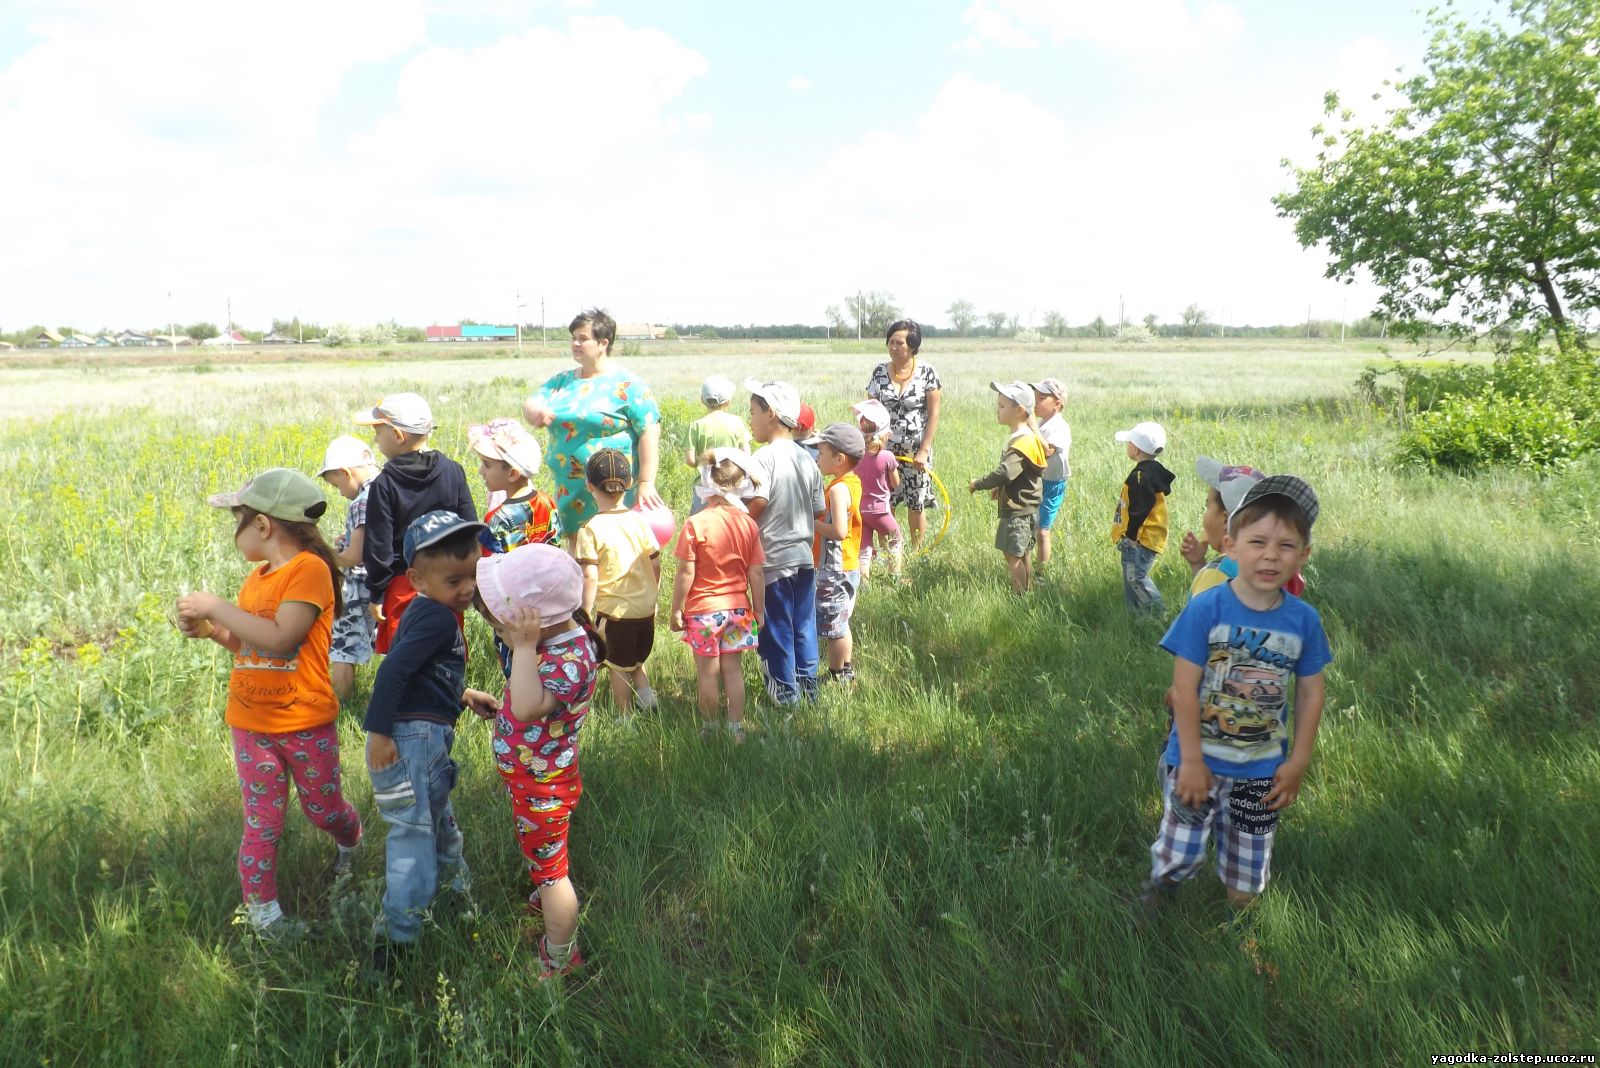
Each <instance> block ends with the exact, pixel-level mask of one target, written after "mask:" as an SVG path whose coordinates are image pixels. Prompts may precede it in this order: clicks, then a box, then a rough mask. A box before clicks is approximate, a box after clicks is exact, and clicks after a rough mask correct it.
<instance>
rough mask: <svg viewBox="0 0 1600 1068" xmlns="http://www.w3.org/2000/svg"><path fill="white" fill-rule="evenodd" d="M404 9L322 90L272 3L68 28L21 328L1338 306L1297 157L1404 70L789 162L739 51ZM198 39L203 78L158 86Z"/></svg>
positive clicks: (943, 115) (999, 124) (32, 160)
mask: <svg viewBox="0 0 1600 1068" xmlns="http://www.w3.org/2000/svg"><path fill="white" fill-rule="evenodd" d="M185 2H188V0H185ZM378 2H379V0H371V3H372V4H373V5H374V6H373V7H371V8H369V9H366V11H365V13H364V16H362V17H356V16H350V15H347V14H345V13H340V14H337V15H334V16H330V18H329V20H327V27H328V33H327V34H325V35H323V36H322V37H320V38H319V39H318V41H317V43H316V45H315V48H314V53H315V57H316V59H317V62H318V64H319V66H318V67H317V69H316V70H315V71H309V70H308V71H307V72H306V77H305V79H304V84H301V83H300V82H298V81H296V79H295V78H291V77H286V76H285V69H284V68H283V66H282V64H281V63H279V62H276V61H268V60H267V59H264V58H261V57H258V56H256V55H254V53H253V51H252V49H253V45H251V44H250V43H249V41H251V40H254V38H250V34H252V33H255V32H256V31H257V30H259V31H260V32H262V33H269V34H270V33H276V34H278V35H279V36H277V37H270V38H269V39H268V43H269V44H270V45H271V47H272V49H273V50H274V51H278V52H282V51H283V50H285V49H288V48H289V45H288V44H286V43H284V37H283V34H284V33H286V32H287V31H282V30H273V29H270V28H267V27H264V26H262V25H261V24H260V22H259V21H258V20H257V19H256V17H255V16H254V15H253V14H251V13H250V12H243V13H241V14H239V16H238V18H239V19H240V20H242V21H239V22H236V23H235V22H223V21H220V20H221V19H222V18H223V16H221V15H217V14H215V13H211V14H207V13H206V12H202V11H199V5H198V4H195V5H194V6H193V7H186V8H184V9H183V10H185V11H189V12H190V13H191V14H194V16H195V17H196V18H197V19H200V20H201V25H200V27H198V28H196V27H195V26H191V25H190V24H189V23H186V22H184V21H183V20H182V19H178V20H176V21H169V20H167V19H166V18H165V17H162V18H155V19H152V17H151V16H150V15H149V14H148V13H146V12H143V11H141V12H140V13H139V14H138V15H137V16H135V15H133V14H128V13H125V12H124V11H123V9H122V8H121V7H116V6H114V5H111V4H110V3H109V2H107V3H106V4H105V6H103V7H95V8H93V9H90V8H75V9H71V10H70V11H69V12H68V13H67V14H61V15H57V14H53V15H52V16H51V17H50V19H48V20H47V19H45V18H44V17H42V16H41V18H40V19H39V20H37V22H36V24H35V27H34V29H35V31H36V32H38V33H39V34H40V35H41V36H42V37H43V40H42V42H41V43H40V44H39V45H37V46H35V47H34V48H33V49H32V50H31V51H29V52H27V53H26V54H24V55H23V56H21V57H20V58H19V59H18V60H16V61H15V62H14V63H13V64H12V65H11V66H10V67H9V68H7V69H5V70H4V71H0V143H3V144H8V145H13V146H18V145H20V146H26V149H25V151H16V150H13V155H14V156H17V157H19V158H20V157H22V156H24V155H26V157H27V158H28V159H29V164H28V166H26V167H21V166H18V167H12V168H9V169H8V170H7V172H6V181H7V189H6V196H5V197H4V198H3V199H0V232H4V233H5V234H6V235H7V240H8V244H9V245H10V246H11V247H15V248H25V249H27V250H28V255H26V256H10V257H4V258H0V325H4V326H5V327H7V328H14V327H17V326H20V325H26V323H25V322H24V321H23V320H31V319H34V318H41V317H42V318H44V319H45V320H46V321H48V322H49V323H50V324H51V325H59V324H60V323H63V322H66V321H71V322H73V324H74V325H78V326H82V327H86V328H93V327H97V326H101V325H106V326H113V327H115V326H121V325H133V326H145V325H154V323H155V322H157V321H164V320H165V319H166V317H167V310H166V301H165V296H164V294H165V292H166V291H167V290H168V289H169V288H170V289H172V290H173V291H175V293H176V296H175V298H174V301H173V304H174V309H173V314H174V315H175V316H176V317H177V318H178V319H179V320H180V321H193V320H195V319H200V318H205V319H211V320H213V321H219V320H220V319H221V317H222V315H223V314H224V312H223V301H224V300H225V299H226V298H227V297H228V296H230V295H231V296H232V297H233V302H234V310H235V316H236V318H237V319H238V320H239V321H240V322H242V323H245V324H247V325H256V326H264V325H266V320H267V319H268V318H269V317H271V316H274V315H288V314H293V313H294V312H296V311H299V312H301V313H302V314H304V315H305V316H306V317H307V318H320V319H322V320H324V321H329V320H334V319H345V320H351V321H370V320H374V319H387V318H389V317H391V316H393V317H396V318H398V319H400V320H401V321H402V322H408V323H421V322H426V321H429V320H433V319H437V320H441V321H448V320H450V319H453V318H455V317H458V316H462V315H479V316H505V317H509V316H510V315H511V314H512V311H513V309H512V304H513V298H512V294H513V293H514V292H515V291H516V290H517V289H519V288H520V289H521V291H522V293H523V295H524V300H530V301H531V303H532V307H530V309H529V310H528V314H529V315H530V316H531V315H533V314H535V311H536V309H537V300H538V295H539V294H543V295H544V296H545V297H546V299H547V314H548V317H549V320H550V321H551V322H564V321H565V317H566V316H567V315H569V314H570V313H571V311H572V310H573V309H575V308H577V307H579V306H583V305H587V304H593V303H602V304H605V305H609V306H610V307H612V308H613V310H615V311H616V312H617V313H618V314H619V315H624V316H626V317H627V318H629V319H635V318H648V319H657V320H671V319H679V320H685V319H696V320H701V321H717V322H765V321H795V320H802V321H820V319H821V316H822V310H823V308H824V307H826V306H827V305H828V304H830V303H836V302H838V301H839V299H840V298H841V296H842V295H843V293H844V292H846V291H847V290H854V289H855V288H856V287H857V286H863V287H867V288H879V289H888V290H890V291H891V292H894V293H895V294H896V295H897V296H898V297H899V298H900V300H901V301H902V303H903V304H904V306H905V307H906V309H907V310H908V311H909V312H910V313H912V314H914V315H916V316H918V317H920V318H924V319H927V320H929V321H934V322H937V321H940V320H941V319H942V317H943V308H944V307H945V306H946V305H948V304H949V303H950V302H951V301H952V300H954V299H956V298H958V297H961V298H967V299H971V300H973V301H975V302H976V303H977V304H978V306H979V308H980V309H985V310H986V309H988V308H990V307H995V308H1001V307H1003V308H1005V309H1006V310H1008V311H1013V312H1021V313H1023V315H1024V316H1026V315H1027V313H1028V311H1029V309H1030V308H1033V309H1036V310H1037V312H1038V314H1039V315H1041V316H1042V315H1043V313H1044V312H1045V311H1046V310H1048V309H1051V308H1057V309H1060V310H1061V311H1063V312H1064V313H1066V314H1067V316H1068V317H1069V318H1070V319H1071V320H1072V321H1074V322H1084V321H1087V320H1089V319H1091V318H1093V317H1094V315H1095V314H1097V313H1099V314H1105V315H1107V316H1108V317H1109V316H1110V315H1113V314H1115V307H1116V298H1117V294H1118V292H1119V291H1126V292H1127V296H1128V305H1129V311H1130V314H1133V313H1137V314H1138V315H1142V314H1143V313H1144V312H1145V311H1156V312H1157V313H1158V314H1160V315H1162V316H1163V317H1164V318H1171V317H1175V316H1176V315H1177V313H1178V311H1179V310H1180V309H1181V308H1182V307H1183V306H1184V305H1185V304H1187V303H1189V302H1190V301H1192V300H1193V301H1199V302H1200V303H1201V305H1202V306H1203V307H1205V308H1207V309H1208V310H1210V311H1212V313H1213V316H1214V317H1220V315H1221V313H1222V312H1224V311H1227V310H1231V311H1232V312H1233V318H1234V320H1235V321H1244V320H1246V319H1253V320H1255V321H1258V322H1259V321H1268V320H1270V321H1281V320H1284V319H1290V318H1295V317H1298V316H1299V315H1300V314H1302V313H1303V312H1304V309H1305V305H1306V303H1307V301H1308V300H1313V301H1315V302H1316V303H1317V305H1318V313H1319V314H1323V315H1331V314H1334V313H1335V312H1336V309H1337V304H1338V300H1339V296H1338V291H1336V290H1332V287H1331V286H1329V285H1328V284H1327V283H1324V282H1322V281H1320V279H1319V276H1320V263H1319V262H1318V260H1317V259H1316V257H1314V256H1308V255H1306V254H1304V253H1301V252H1300V251H1299V250H1298V248H1297V246H1296V245H1295V244H1294V241H1293V238H1292V236H1291V235H1290V234H1289V231H1288V227H1287V225H1286V224H1285V223H1283V222H1282V221H1280V220H1277V219H1276V218H1274V216H1273V212H1272V208H1271V206H1270V204H1269V203H1268V198H1269V197H1270V196H1271V194H1272V193H1273V192H1275V191H1277V190H1278V189H1279V188H1281V187H1282V186H1283V185H1284V182H1285V180H1284V176H1283V175H1282V174H1281V172H1280V171H1279V169H1278V166H1277V160H1278V158H1279V157H1280V156H1283V155H1285V154H1291V155H1292V154H1294V153H1295V151H1296V149H1298V148H1299V147H1300V146H1303V145H1306V144H1307V143H1308V142H1309V139H1308V137H1307V135H1306V130H1307V129H1308V128H1309V126H1310V125H1311V124H1312V123H1313V122H1315V121H1316V118H1317V116H1318V114H1319V106H1320V100H1321V94H1322V90H1323V89H1324V88H1327V87H1329V86H1340V87H1343V86H1345V85H1347V84H1348V85H1350V86H1351V87H1352V88H1355V87H1360V86H1361V85H1362V84H1363V81H1364V79H1368V76H1369V74H1371V73H1372V72H1374V71H1379V68H1383V67H1392V66H1393V62H1392V56H1389V55H1388V54H1387V53H1386V52H1385V50H1384V49H1383V47H1382V45H1381V43H1374V42H1355V43H1353V44H1351V45H1350V46H1349V47H1348V48H1345V49H1342V50H1340V51H1339V52H1337V53H1336V54H1334V55H1330V56H1328V57H1327V58H1326V59H1324V60H1322V61H1321V64H1320V66H1318V65H1316V64H1307V65H1306V68H1307V69H1306V70H1305V71H1304V72H1303V73H1302V74H1301V75H1300V76H1299V78H1298V79H1294V78H1289V79H1280V80H1278V81H1275V82H1274V87H1275V88H1274V92H1273V93H1272V94H1262V93H1259V92H1248V93H1247V92H1245V91H1243V90H1241V91H1239V92H1238V93H1236V94H1232V95H1230V94H1227V93H1223V92H1220V91H1219V90H1216V89H1215V88H1214V87H1213V86H1211V85H1210V84H1208V83H1206V82H1205V81H1203V80H1201V81H1197V82H1195V83H1193V84H1194V89H1193V91H1192V92H1191V93H1190V94H1189V95H1187V96H1185V97H1183V98H1181V99H1175V100H1174V101H1172V102H1170V103H1169V104H1167V105H1165V106H1164V107H1163V108H1162V110H1161V111H1160V112H1156V113H1152V114H1151V115H1130V116H1128V117H1127V118H1126V122H1127V125H1126V126H1117V125H1110V124H1108V122H1107V121H1106V120H1104V119H1100V118H1095V117H1094V116H1095V112H1094V110H1093V109H1092V108H1088V107H1085V108H1078V107H1072V108H1066V107H1058V108H1053V107H1046V106H1044V105H1043V104H1041V103H1040V101H1039V100H1038V99H1035V98H1032V97H1030V96H1028V95H1025V94H1023V93H1018V92H1015V91H1013V90H1011V89H1008V88H1006V87H1003V86H1000V85H996V84H992V83H989V82H986V81H983V80H981V79H978V78H975V77H972V76H970V75H964V74H956V75H953V76H951V77H948V78H947V79H946V80H945V81H944V83H943V84H942V85H941V86H940V87H939V89H938V90H937V91H936V92H935V93H934V94H933V95H932V96H931V97H929V98H927V99H926V100H924V101H923V104H922V107H921V108H920V114H918V113H917V112H913V114H916V118H914V119H913V120H911V121H908V122H906V123H904V124H903V125H900V126H896V127H885V126H880V127H879V128H877V129H873V130H869V131H867V132H864V133H861V134H860V135H859V136H855V137H853V138H851V139H849V140H848V141H847V142H845V141H842V139H841V142H842V143H836V144H834V145H832V146H831V147H830V146H828V145H827V144H826V143H824V144H822V145H821V146H819V147H820V148H821V152H820V155H819V156H817V157H815V158H813V157H811V156H809V155H807V154H805V153H796V154H795V156H794V157H793V158H792V159H788V158H786V159H784V160H782V161H781V162H782V166H779V167H774V168H771V169H769V170H764V171H763V170H757V169H755V168H752V167H750V166H749V165H748V163H749V161H748V160H747V159H744V158H742V157H741V156H740V155H739V154H738V151H737V146H729V145H727V144H725V143H721V142H719V137H718V134H719V133H720V131H721V130H723V129H732V128H735V127H736V125H737V124H736V123H728V122H724V121H723V115H722V113H721V112H720V111H716V110H715V108H716V104H717V101H716V98H715V96H714V95H712V94H710V93H707V92H704V91H703V90H702V89H701V88H700V86H701V85H702V84H703V83H702V82H701V79H703V78H704V76H705V74H706V73H707V72H708V70H709V63H708V61H707V60H706V58H705V57H704V56H703V55H701V54H700V53H699V52H698V51H696V50H695V49H693V48H692V47H690V46H689V45H687V44H685V43H683V42H680V41H679V40H678V39H676V38H675V37H673V36H672V35H670V34H667V33H664V32H662V31H660V30H654V29H643V28H638V27H633V26H630V25H627V24H625V23H623V22H621V21H619V20H617V19H613V18H588V17H579V18H574V19H572V20H571V21H569V22H568V23H566V25H565V27H564V29H560V30H555V29H541V30H532V31H528V32H519V33H516V34H512V35H509V36H505V37H502V38H500V39H499V40H496V41H493V42H492V43H489V44H486V45H485V46H484V47H480V48H474V49H457V48H444V47H436V46H429V45H427V44H426V43H425V42H423V40H422V38H421V34H422V32H423V27H422V26H421V24H420V22H418V21H416V20H415V19H413V18H412V17H411V15H410V14H407V13H408V12H411V13H415V12H416V11H417V10H418V9H417V8H415V7H414V6H407V5H405V4H397V3H395V2H394V0H390V2H388V3H383V4H382V6H381V10H380V9H379V7H377V6H376V5H377V4H378ZM1008 2H1009V0H1008ZM995 6H997V7H998V6H999V5H998V4H996V5H995ZM1180 6H1181V5H1180ZM230 10H231V9H230ZM296 10H301V13H302V14H304V15H305V16H306V17H307V18H308V19H310V18H311V13H312V10H313V9H312V8H311V6H310V4H309V3H305V4H304V7H303V10H302V9H301V8H296ZM1185 10H1187V9H1185ZM1002 13H1003V14H1006V15H1007V17H1008V18H1011V19H1012V21H1013V23H1014V24H1015V25H1017V26H1020V27H1023V28H1024V30H1026V31H1029V32H1035V33H1037V34H1039V35H1040V36H1041V39H1042V38H1043V37H1046V36H1048V37H1050V39H1052V40H1054V39H1055V38H1054V31H1053V30H1050V29H1047V28H1046V27H1044V26H1043V25H1042V24H1040V23H1038V22H1037V21H1031V22H1030V21H1028V20H1027V19H1025V18H1024V16H1023V14H1022V13H1021V11H1020V8H1019V10H1018V11H1016V12H1012V11H1011V9H1010V8H1009V7H1008V8H1007V9H1006V11H1005V12H1002ZM1190 17H1191V18H1199V17H1200V16H1199V15H1198V14H1194V15H1191V16H1190ZM208 19H209V20H210V21H206V20H208ZM388 19H397V20H398V22H397V24H396V25H394V26H388V27H386V28H383V29H382V30H381V31H378V32H377V35H376V36H374V33H373V31H372V30H371V25H372V24H377V23H382V22H385V20H388ZM146 22H148V23H150V25H148V26H146V25H144V24H143V23H146ZM973 29H974V33H976V32H977V28H976V26H974V27H973ZM119 34H126V35H129V38H128V39H129V40H130V41H132V42H133V43H134V45H136V47H135V48H131V49H121V48H118V47H115V44H114V42H115V41H117V40H118V39H119ZM174 35H175V36H174ZM241 40H245V41H246V43H243V44H241V43H238V42H239V41H241ZM994 43H995V42H994V41H993V40H992V39H990V44H991V45H993V44H994ZM212 44H214V45H215V46H216V48H215V50H214V51H207V48H208V46H209V45H212ZM169 46H170V47H171V48H173V49H175V50H177V51H175V53H174V54H182V53H185V52H186V53H187V54H189V55H191V56H192V57H193V62H192V63H190V64H189V65H188V66H186V67H185V68H184V69H183V73H182V74H179V73H176V72H172V73H170V74H169V73H162V74H157V75H153V76H151V77H150V78H148V79H145V80H144V81H141V79H142V78H143V76H144V67H145V65H147V64H148V63H150V56H151V55H152V54H155V55H159V54H162V51H163V49H166V48H168V47H169ZM419 46H420V47H419ZM84 57H90V58H92V59H93V64H91V65H90V66H88V67H86V68H84V67H80V65H79V63H78V59H80V58H84ZM597 57H599V58H597ZM384 58H390V59H397V60H402V61H403V66H401V68H400V74H399V77H398V81H397V83H396V89H395V98H394V101H393V104H392V107H391V108H390V110H389V112H388V113H387V114H385V115H383V116H382V117H381V118H379V119H378V120H376V121H374V122H372V123H370V125H369V127H368V128H367V129H366V130H365V131H364V132H362V133H360V134H359V135H357V136H355V137H354V138H352V139H351V140H350V142H349V143H348V144H347V145H335V146H332V147H330V145H329V144H328V137H327V132H326V130H324V129H323V128H322V127H321V126H320V125H319V116H320V113H321V111H322V109H323V108H324V106H325V105H326V104H327V103H328V102H329V101H330V100H332V99H333V98H334V96H335V95H336V93H337V92H338V89H339V86H340V84H341V82H342V81H343V80H344V78H345V77H346V75H347V74H348V73H349V72H350V71H351V70H352V69H353V68H354V67H355V66H356V65H357V64H359V63H361V62H365V61H368V60H371V59H384ZM295 69H296V71H299V70H300V67H299V66H297V67H296V68H295ZM197 72H198V73H197ZM1341 72H1342V73H1341ZM1381 73H1382V72H1381V71H1380V72H1379V73H1378V75H1377V76H1376V77H1375V78H1373V79H1372V80H1370V81H1367V82H1366V85H1367V87H1368V88H1369V89H1370V88H1371V86H1372V85H1373V84H1375V82H1376V81H1379V80H1381ZM1342 78H1343V79H1348V81H1342V80H1340V79H1342ZM707 81H709V79H707ZM291 82H292V83H294V84H289V83H291ZM691 97H692V98H693V100H694V103H693V104H692V105H689V106H692V107H693V108H694V110H688V107H687V106H686V105H688V104H689V100H690V98H691ZM1219 116H1225V117H1226V121H1225V122H1221V121H1219ZM714 117H715V119H716V121H715V123H714V121H713V120H714ZM174 120H183V121H184V123H186V124H187V128H185V127H184V126H179V125H175V122H174ZM68 146H70V147H71V149H72V151H66V150H64V149H65V148H66V147H68ZM952 146H960V147H959V150H953V149H952ZM702 153H703V154H702ZM773 175H778V177H773ZM1330 293H1332V294H1333V295H1331V296H1330V295H1329V294H1330ZM1357 295H1358V294H1357V293H1352V299H1351V312H1352V314H1354V313H1355V311H1356V309H1357V307H1358V301H1357V299H1356V297H1357Z"/></svg>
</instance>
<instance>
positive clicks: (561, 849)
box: [477, 545, 606, 980]
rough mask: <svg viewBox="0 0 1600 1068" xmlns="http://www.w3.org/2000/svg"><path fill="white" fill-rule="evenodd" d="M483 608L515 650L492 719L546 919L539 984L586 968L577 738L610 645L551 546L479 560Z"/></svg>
mask: <svg viewBox="0 0 1600 1068" xmlns="http://www.w3.org/2000/svg"><path fill="white" fill-rule="evenodd" d="M477 567H478V596H479V604H480V606H481V607H482V608H484V609H485V610H486V612H487V615H488V616H489V619H490V621H491V623H492V625H493V626H494V628H495V630H496V631H497V632H498V633H499V635H500V637H501V638H502V639H503V640H504V641H505V643H506V644H507V645H509V646H510V647H511V678H510V681H509V682H508V683H507V685H506V694H505V700H504V701H503V702H502V703H501V705H500V711H499V713H498V715H496V716H495V718H494V762H495V767H496V768H498V769H499V771H500V777H501V778H502V779H504V780H505V784H506V795H507V796H508V797H509V798H510V800H511V812H512V815H513V817H514V818H515V820H516V825H517V843H518V845H519V846H521V848H522V855H523V857H524V858H526V860H527V862H528V875H529V877H530V878H532V880H533V884H534V886H533V893H532V894H530V895H529V896H528V911H529V912H530V913H534V914H542V915H543V917H544V934H543V936H542V937H541V938H540V939H539V963H538V968H537V970H536V972H535V977H536V978H538V979H540V980H546V979H552V978H554V977H556V976H558V975H565V974H566V973H568V972H570V971H572V970H573V969H574V968H578V967H580V966H581V965H582V964H583V955H582V954H581V953H579V952H578V947H577V932H578V895H577V893H576V892H575V891H574V890H573V888H572V879H571V877H570V874H569V865H568V860H567V835H568V832H569V830H570V827H571V824H572V815H573V813H574V812H576V811H577V808H578V801H579V800H580V799H581V798H582V797H583V774H582V772H581V771H580V770H579V764H578V732H579V731H580V730H581V729H582V727H583V721H584V719H585V718H586V717H587V716H588V713H589V702H590V700H591V698H593V697H594V690H595V682H596V681H597V680H598V679H599V677H600V664H601V662H602V661H603V660H604V659H605V655H606V653H605V643H604V642H603V641H601V640H600V638H599V636H598V635H596V634H595V633H594V631H593V630H592V629H590V628H589V626H588V625H587V620H586V619H585V617H584V615H583V610H582V608H581V607H580V606H579V601H580V600H581V598H582V596H583V574H582V572H581V571H580V570H579V568H578V564H577V561H575V560H573V559H572V557H570V556H568V555H567V554H566V553H565V552H563V551H561V550H560V549H557V548H555V547H554V546H551V545H530V546H528V547H526V548H525V549H523V550H521V551H520V552H515V553H509V554H505V555H500V556H487V557H484V558H483V559H481V560H479V561H478V565H477Z"/></svg>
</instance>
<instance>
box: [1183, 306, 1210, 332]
mask: <svg viewBox="0 0 1600 1068" xmlns="http://www.w3.org/2000/svg"><path fill="white" fill-rule="evenodd" d="M1210 319H1211V317H1210V316H1209V315H1207V314H1206V312H1205V309H1204V308H1202V307H1200V305H1198V304H1191V305H1189V306H1188V307H1187V308H1185V309H1183V332H1184V334H1185V335H1187V336H1189V337H1198V336H1199V335H1200V331H1201V330H1203V329H1204V328H1205V325H1206V323H1207V322H1209V321H1210Z"/></svg>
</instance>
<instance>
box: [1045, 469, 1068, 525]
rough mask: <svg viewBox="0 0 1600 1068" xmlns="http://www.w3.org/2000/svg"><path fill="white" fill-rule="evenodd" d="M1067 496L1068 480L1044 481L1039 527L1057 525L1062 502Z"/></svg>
mask: <svg viewBox="0 0 1600 1068" xmlns="http://www.w3.org/2000/svg"><path fill="white" fill-rule="evenodd" d="M1066 496H1067V480H1066V479H1062V480H1061V481H1059V482H1052V481H1051V480H1050V479H1045V481H1044V498H1043V499H1042V500H1041V501H1040V502H1039V529H1040V530H1049V529H1050V528H1051V527H1053V526H1055V525H1056V516H1058V515H1060V514H1061V502H1062V501H1063V500H1065V499H1066Z"/></svg>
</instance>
